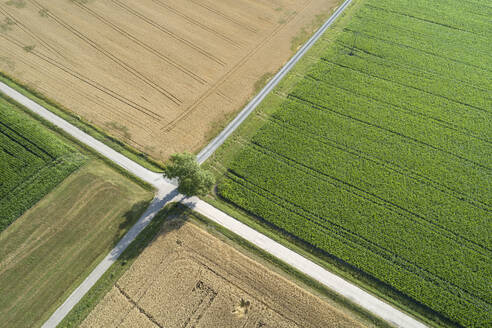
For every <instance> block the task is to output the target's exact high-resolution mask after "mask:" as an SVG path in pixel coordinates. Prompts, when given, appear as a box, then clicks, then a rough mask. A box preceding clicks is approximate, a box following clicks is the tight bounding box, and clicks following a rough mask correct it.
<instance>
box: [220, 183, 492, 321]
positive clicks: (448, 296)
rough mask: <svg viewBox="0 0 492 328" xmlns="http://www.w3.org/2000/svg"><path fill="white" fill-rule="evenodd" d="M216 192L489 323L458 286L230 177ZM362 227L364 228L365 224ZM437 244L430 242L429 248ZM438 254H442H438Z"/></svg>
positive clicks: (445, 307)
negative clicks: (326, 226)
mask: <svg viewBox="0 0 492 328" xmlns="http://www.w3.org/2000/svg"><path fill="white" fill-rule="evenodd" d="M219 193H220V195H221V196H222V197H224V198H226V199H228V200H229V201H231V202H233V203H235V204H237V205H238V206H239V207H241V208H244V209H246V210H248V211H250V212H251V213H253V214H255V215H257V216H259V217H261V218H263V219H264V220H266V221H267V222H269V223H270V224H273V225H274V226H276V227H277V228H279V229H281V230H283V231H286V232H287V233H289V234H292V235H294V236H296V237H297V238H300V239H302V240H304V241H306V242H307V243H309V244H311V245H313V246H315V247H316V248H318V249H321V250H323V251H325V252H327V253H329V254H331V255H332V256H335V257H337V258H339V259H341V260H343V261H344V262H346V263H348V264H349V265H352V266H354V267H356V268H358V269H359V270H361V271H363V272H365V273H367V274H369V275H371V276H373V277H375V278H376V279H378V280H380V281H382V282H384V283H387V284H389V285H390V286H392V287H394V288H396V289H397V290H399V291H401V292H402V293H403V294H405V295H408V296H409V297H411V298H413V299H415V300H418V301H419V302H421V303H423V304H426V305H428V306H430V307H431V308H433V309H434V310H436V311H438V312H441V313H444V314H445V315H446V316H447V317H449V318H451V319H453V320H455V321H456V322H461V323H462V324H465V325H470V326H473V325H474V324H476V323H485V324H487V322H490V318H489V317H488V315H487V314H486V313H487V312H488V311H490V305H489V304H487V303H486V302H483V301H481V300H474V301H467V300H465V297H463V296H464V295H460V292H461V290H460V289H458V290H456V289H455V290H454V291H455V293H453V292H452V291H450V290H449V289H447V288H450V289H451V290H452V289H453V288H452V287H449V286H446V284H445V283H444V284H443V282H442V281H440V284H438V283H436V282H435V281H433V280H429V279H425V278H424V277H422V276H420V275H418V274H414V273H413V272H412V270H410V269H409V268H407V267H405V266H398V265H395V261H392V260H391V259H390V258H387V257H383V256H379V255H378V254H375V253H374V252H371V251H369V249H368V248H367V247H364V246H362V245H360V244H358V243H354V242H350V241H349V240H347V239H344V238H341V237H340V235H339V234H337V233H329V232H326V231H325V230H324V229H323V228H322V227H321V226H320V225H319V224H315V223H314V222H313V221H309V220H307V219H306V218H305V217H302V216H300V215H298V214H296V213H294V212H293V211H292V210H289V209H287V208H286V207H288V203H284V204H283V205H284V206H281V205H280V204H279V202H278V201H272V197H270V198H266V197H264V196H262V195H261V194H260V193H259V191H258V190H252V189H251V188H246V187H244V186H243V185H241V184H239V183H237V182H236V181H235V180H233V179H227V180H226V181H225V182H224V183H222V184H221V185H220V187H219ZM323 202H326V203H331V199H330V198H328V197H327V198H325V199H323ZM362 226H366V227H367V225H365V224H362ZM374 232H375V231H374ZM403 234H406V232H403ZM396 240H397V241H398V239H396ZM414 242H415V241H413V243H414ZM402 246H404V245H402ZM439 246H441V245H439ZM439 246H438V245H433V246H432V247H439ZM438 256H439V257H441V256H442V255H441V254H438ZM393 258H394V259H395V260H396V259H399V258H400V255H399V254H398V253H393Z"/></svg>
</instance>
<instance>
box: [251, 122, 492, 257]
mask: <svg viewBox="0 0 492 328" xmlns="http://www.w3.org/2000/svg"><path fill="white" fill-rule="evenodd" d="M307 135H308V134H307V133H306V132H305V131H303V130H292V129H285V128H283V127H280V126H269V125H267V126H266V127H265V128H264V129H262V131H261V132H260V133H258V134H257V135H256V136H255V137H254V138H253V143H254V144H256V145H259V146H261V147H262V148H264V149H268V150H269V151H271V152H274V153H278V154H280V155H282V156H284V157H286V158H288V159H290V160H293V161H295V162H297V163H300V164H302V165H303V166H305V167H307V168H309V169H310V170H312V171H315V172H319V174H322V175H325V176H330V177H336V179H339V180H340V181H343V183H345V184H346V185H349V186H352V188H354V189H357V190H360V191H363V192H364V193H365V194H367V195H376V196H377V198H378V199H379V200H382V201H384V202H385V203H386V204H387V205H388V206H390V207H392V208H394V209H395V210H397V211H398V212H401V213H403V214H404V215H408V216H410V217H412V218H414V219H415V220H418V221H419V222H424V221H425V222H427V223H430V224H429V228H433V227H434V228H436V229H437V230H439V231H441V232H442V233H444V232H445V231H449V233H450V235H452V236H459V237H460V238H463V239H464V240H469V241H471V242H473V243H475V244H478V245H481V246H482V245H483V246H485V247H487V248H488V249H489V250H492V241H491V240H490V236H488V235H487V234H486V231H484V230H483V229H481V228H480V227H481V226H484V225H486V224H487V223H488V219H487V216H488V215H491V213H492V209H491V208H490V207H485V206H484V207H480V206H476V205H473V204H471V203H469V202H466V201H465V200H464V199H461V197H459V196H457V197H452V195H450V194H449V193H448V192H444V191H442V190H440V189H437V188H435V187H434V186H430V185H428V184H426V183H423V182H422V181H419V180H416V179H413V178H412V177H409V176H408V175H405V174H402V173H400V172H396V171H395V170H393V169H392V167H391V166H382V165H379V164H377V163H374V162H373V161H369V160H367V159H365V158H363V157H361V156H358V155H357V154H356V153H355V154H354V153H351V152H347V151H344V150H341V149H339V148H336V147H330V146H329V145H327V144H326V143H324V142H322V141H320V140H315V139H313V138H309V137H308V138H306V136H307ZM286 140H288V141H289V142H286ZM436 204H439V206H436ZM463 217H466V218H468V220H467V221H466V222H463V220H462V218H463Z"/></svg>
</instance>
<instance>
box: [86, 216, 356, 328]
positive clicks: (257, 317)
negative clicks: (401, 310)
mask: <svg viewBox="0 0 492 328" xmlns="http://www.w3.org/2000/svg"><path fill="white" fill-rule="evenodd" d="M362 326H363V325H362V324H361V323H359V322H358V321H356V320H355V319H353V318H352V317H349V316H348V315H347V314H345V313H342V312H341V310H339V309H335V308H334V307H333V306H332V305H330V304H328V303H327V302H325V301H324V300H321V299H320V298H318V297H316V296H314V295H312V294H310V293H308V292H307V291H305V290H303V289H301V288H300V287H298V286H297V285H294V284H293V283H291V282H289V281H287V280H286V279H285V278H283V277H282V276H280V275H279V274H277V273H275V272H273V271H270V270H269V269H267V268H266V267H265V266H263V265H261V264H259V262H256V261H253V260H252V259H251V258H249V257H246V256H245V255H243V254H242V253H240V252H238V251H237V250H236V249H234V248H233V247H231V246H229V245H228V244H226V243H225V242H224V241H222V240H220V239H218V238H217V237H215V236H213V235H211V234H210V233H208V232H206V231H205V230H203V229H202V228H201V227H199V226H198V225H196V224H195V223H191V222H189V221H184V220H183V219H181V218H179V219H173V220H171V221H168V222H166V223H165V224H164V226H163V230H162V232H161V234H160V235H159V236H158V237H157V238H156V239H155V240H154V241H153V242H152V243H151V244H150V245H149V246H148V248H146V249H145V250H144V251H143V253H142V254H141V255H140V256H139V257H138V259H137V260H136V261H135V262H134V263H133V265H132V266H131V267H130V268H129V269H128V271H127V272H126V273H125V274H124V275H123V276H122V277H121V278H120V279H119V280H118V281H117V283H116V284H115V286H113V288H112V289H111V291H110V292H109V293H108V294H106V296H105V297H104V299H103V300H102V301H101V302H100V303H99V304H98V305H97V306H96V307H95V309H94V310H93V311H92V312H91V313H90V314H89V316H88V317H87V318H86V319H85V321H84V322H83V323H82V325H81V327H217V328H220V327H227V328H234V327H238V328H239V327H244V328H257V327H263V328H267V327H275V328H277V327H283V328H292V327H306V328H309V327H320V328H326V327H362Z"/></svg>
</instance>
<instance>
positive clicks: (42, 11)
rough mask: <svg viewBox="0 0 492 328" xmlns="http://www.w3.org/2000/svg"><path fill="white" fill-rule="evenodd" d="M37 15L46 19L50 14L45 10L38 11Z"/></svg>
mask: <svg viewBox="0 0 492 328" xmlns="http://www.w3.org/2000/svg"><path fill="white" fill-rule="evenodd" d="M38 13H39V16H41V17H48V15H49V14H50V12H49V10H48V9H46V8H43V9H39V11H38Z"/></svg>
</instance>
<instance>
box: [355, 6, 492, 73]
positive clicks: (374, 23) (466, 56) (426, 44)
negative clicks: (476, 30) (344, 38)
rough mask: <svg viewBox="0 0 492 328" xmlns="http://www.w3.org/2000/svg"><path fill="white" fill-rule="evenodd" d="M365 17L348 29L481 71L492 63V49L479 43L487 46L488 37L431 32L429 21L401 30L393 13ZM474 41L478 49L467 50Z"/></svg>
mask: <svg viewBox="0 0 492 328" xmlns="http://www.w3.org/2000/svg"><path fill="white" fill-rule="evenodd" d="M377 13H378V14H379V15H377ZM364 14H365V15H364V16H363V17H362V18H359V19H354V20H352V21H351V23H350V24H349V26H348V29H350V30H355V31H360V33H364V34H367V35H371V36H374V37H378V38H381V39H383V40H387V41H391V42H397V43H401V44H405V45H407V46H411V47H413V48H417V49H419V50H420V51H423V52H429V53H433V54H435V55H440V56H444V57H446V58H449V59H450V60H453V61H461V62H464V63H466V64H467V65H470V66H474V67H477V68H479V69H481V70H483V69H488V63H490V59H491V55H490V53H489V51H490V49H489V48H490V45H488V44H487V45H480V42H485V43H486V38H485V37H480V36H474V35H470V34H469V33H464V32H460V31H456V30H455V31H454V33H453V34H451V30H450V29H449V28H447V29H446V30H447V31H448V33H449V34H446V33H444V32H442V31H441V30H439V31H429V28H427V27H428V26H432V25H433V24H432V23H429V22H427V21H415V20H412V23H413V24H411V25H410V24H409V25H405V26H404V27H400V26H401V25H400V24H401V23H400V21H401V19H400V16H398V15H394V14H393V13H391V12H386V13H384V12H383V13H382V12H381V11H379V12H378V11H376V10H373V11H370V12H366V13H364ZM367 16H368V17H367ZM386 23H387V24H386ZM419 27H420V28H422V29H426V28H427V33H421V32H419V31H418V29H419ZM431 28H432V27H431ZM429 32H434V33H429ZM436 35H438V37H439V38H438V39H436ZM451 35H452V36H451ZM465 38H466V39H468V41H467V42H462V39H465ZM471 40H473V41H474V42H477V43H478V45H477V46H474V47H468V48H466V45H467V43H471V42H472V41H471Z"/></svg>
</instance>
